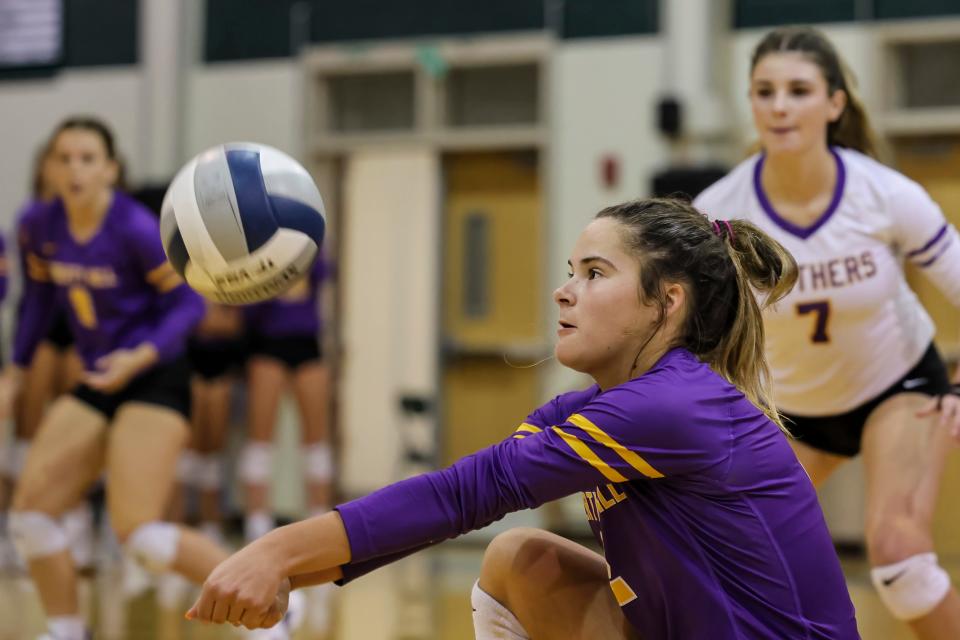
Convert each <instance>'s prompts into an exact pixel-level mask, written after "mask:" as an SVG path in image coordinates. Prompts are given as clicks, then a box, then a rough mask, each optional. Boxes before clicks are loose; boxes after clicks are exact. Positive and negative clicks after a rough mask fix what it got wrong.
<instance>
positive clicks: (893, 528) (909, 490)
mask: <svg viewBox="0 0 960 640" xmlns="http://www.w3.org/2000/svg"><path fill="white" fill-rule="evenodd" d="M750 80H751V81H750V104H751V106H752V108H753V116H754V124H755V126H756V129H757V134H758V136H759V138H760V146H761V149H762V150H761V152H760V153H758V154H755V155H753V156H751V157H750V158H748V159H747V160H745V161H744V162H742V163H741V164H740V165H739V166H738V167H736V168H735V169H734V170H733V171H732V172H731V173H730V174H729V175H728V176H727V177H725V178H723V179H722V180H720V181H719V182H718V183H716V184H715V185H713V186H712V187H710V188H709V189H707V190H706V191H705V192H704V193H703V194H701V195H700V196H699V197H698V198H697V200H696V202H695V204H696V206H697V207H699V208H701V210H703V211H705V212H706V213H707V214H709V215H710V216H714V217H717V218H725V217H728V216H737V217H741V218H743V219H745V220H748V221H750V222H752V223H754V224H756V225H757V226H759V227H760V228H762V229H763V230H764V231H766V232H767V233H769V234H770V235H771V236H773V237H774V238H775V239H776V240H777V241H779V242H780V243H782V244H783V245H784V246H785V247H786V248H787V250H789V251H790V252H791V253H792V254H793V255H794V256H795V258H796V259H797V261H798V263H799V269H800V277H799V280H798V282H797V286H796V287H795V288H794V290H793V292H792V293H791V294H790V295H789V296H788V297H787V298H786V299H785V300H784V301H783V303H781V304H780V305H779V306H777V307H776V308H772V309H770V310H769V311H768V313H767V315H766V318H765V320H766V323H765V324H766V329H767V337H768V339H767V354H768V357H769V358H770V369H771V374H772V376H773V383H774V389H775V391H776V398H777V403H778V405H779V406H780V408H781V409H782V410H783V411H784V413H785V424H786V426H787V428H788V429H789V430H790V432H791V433H792V434H793V435H794V437H795V438H796V439H795V440H794V442H793V446H794V449H795V450H796V452H797V455H798V456H799V458H800V461H801V462H802V463H803V466H804V467H805V468H806V470H807V472H808V473H809V474H810V477H811V478H812V480H813V482H814V484H815V485H818V486H819V485H820V484H821V483H823V482H824V481H825V480H826V479H827V478H828V477H829V476H830V475H831V474H832V473H833V472H834V471H835V470H836V469H837V467H839V466H840V465H841V464H843V463H844V462H846V461H847V460H849V459H850V458H851V457H853V456H856V455H858V454H859V453H861V452H862V453H863V460H864V465H865V471H866V481H867V523H866V538H867V549H868V553H869V559H870V563H871V565H872V566H873V570H872V578H873V583H874V585H875V586H876V588H877V591H878V592H879V595H880V598H881V599H882V600H883V602H884V604H885V605H886V606H887V608H888V609H889V610H890V611H891V613H893V615H894V616H895V617H897V618H899V619H901V620H905V621H908V622H909V623H910V626H911V627H912V628H913V630H914V632H915V633H916V635H917V636H918V637H920V638H960V598H958V596H957V592H956V590H955V589H954V588H953V586H952V585H951V582H950V577H949V576H948V575H947V573H946V571H944V570H943V569H942V568H941V567H940V565H939V564H938V561H937V556H936V554H935V553H934V552H933V538H932V535H931V521H932V518H933V510H934V506H935V504H936V499H937V493H938V490H939V484H940V477H941V475H942V472H943V468H944V463H945V460H946V456H947V454H948V453H949V452H950V450H951V449H952V448H953V442H952V440H954V439H957V438H960V414H958V412H960V398H957V397H956V393H957V391H956V387H953V388H952V387H951V384H950V380H949V379H948V375H947V370H946V367H945V366H944V363H943V360H942V359H941V358H940V355H939V353H937V349H936V347H935V346H934V344H933V336H934V326H933V323H932V321H931V320H930V317H929V316H928V315H927V312H926V311H925V310H924V308H923V306H922V305H921V304H920V302H919V300H918V299H917V297H916V295H915V294H914V293H913V291H912V290H911V289H910V288H909V286H908V285H907V281H906V278H905V276H904V272H903V262H904V260H906V261H909V262H911V263H912V264H914V265H916V266H917V267H919V269H920V271H921V272H922V273H923V274H924V275H925V276H926V277H928V278H930V279H931V280H932V281H933V283H934V284H935V285H936V286H937V288H938V289H939V290H940V291H942V292H943V293H944V294H945V295H946V296H947V297H948V298H949V299H950V300H951V301H952V303H953V304H954V305H956V306H957V307H960V244H958V239H957V232H956V230H955V229H954V228H953V227H952V226H951V225H950V224H949V223H947V221H946V220H945V219H944V216H943V213H942V212H941V211H940V208H939V207H938V206H937V205H936V203H935V202H933V200H931V199H930V196H928V195H927V193H926V192H925V191H924V190H923V188H922V187H920V186H919V185H918V184H916V183H915V182H913V181H912V180H910V179H908V178H906V177H905V176H903V175H901V174H899V173H897V172H896V171H894V170H893V169H890V168H889V167H886V166H884V165H883V164H880V163H879V162H878V161H877V160H875V158H874V156H875V155H876V153H875V152H876V145H875V142H874V134H873V132H872V130H871V128H870V125H869V121H868V118H867V113H866V111H865V109H864V107H863V104H862V103H861V102H860V99H859V97H858V96H857V94H856V92H855V86H854V84H853V81H852V78H851V76H850V74H849V72H848V70H847V66H846V64H845V63H844V62H843V60H842V59H841V58H840V57H839V55H838V54H837V52H836V50H835V49H834V47H833V45H832V44H831V43H830V42H829V41H828V40H827V38H826V37H825V36H823V34H821V33H820V32H819V31H816V30H814V29H811V28H806V27H797V28H783V29H777V30H775V31H772V32H771V33H769V34H767V36H766V37H765V38H764V39H763V40H762V41H761V42H760V43H759V44H758V45H757V47H756V49H755V50H754V54H753V59H752V62H751V76H750Z"/></svg>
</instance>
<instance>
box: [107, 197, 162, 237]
mask: <svg viewBox="0 0 960 640" xmlns="http://www.w3.org/2000/svg"><path fill="white" fill-rule="evenodd" d="M113 197H114V202H113V207H114V208H115V210H116V213H117V214H118V215H117V217H116V219H115V220H114V223H115V224H114V226H115V230H116V231H118V232H119V233H120V234H122V235H123V236H124V237H126V238H128V239H130V240H131V241H137V240H140V239H143V238H151V239H152V238H153V237H154V236H156V237H157V238H159V233H160V231H159V229H160V221H159V220H158V219H157V216H156V214H154V213H153V212H152V211H151V210H150V209H148V208H147V207H146V206H145V205H144V204H142V203H141V202H138V201H137V200H135V199H134V198H133V197H131V196H129V195H127V194H126V193H123V192H121V191H117V192H115V193H114V196H113Z"/></svg>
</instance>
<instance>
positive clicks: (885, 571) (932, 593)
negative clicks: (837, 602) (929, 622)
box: [870, 553, 951, 620]
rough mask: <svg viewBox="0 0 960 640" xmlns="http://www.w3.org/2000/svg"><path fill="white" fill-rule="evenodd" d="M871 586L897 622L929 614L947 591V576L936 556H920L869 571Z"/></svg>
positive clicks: (948, 586)
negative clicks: (871, 580)
mask: <svg viewBox="0 0 960 640" xmlns="http://www.w3.org/2000/svg"><path fill="white" fill-rule="evenodd" d="M870 577H871V578H872V579H873V586H874V587H876V589H877V593H878V594H879V595H880V599H881V600H882V601H883V604H885V605H886V607H887V609H889V610H890V612H891V613H892V614H893V616H894V617H895V618H897V619H898V620H916V619H917V618H922V617H923V616H925V615H927V614H928V613H930V612H931V611H933V610H934V609H935V608H936V606H937V605H938V604H940V603H941V602H943V599H944V598H946V597H947V593H949V592H950V587H951V584H950V576H948V575H947V572H946V571H944V570H943V569H942V568H941V567H940V565H939V564H937V554H935V553H920V554H917V555H915V556H910V557H909V558H907V559H906V560H902V561H900V562H897V563H894V564H888V565H886V566H883V567H875V568H873V569H872V570H871V571H870Z"/></svg>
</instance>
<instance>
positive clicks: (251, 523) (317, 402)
mask: <svg viewBox="0 0 960 640" xmlns="http://www.w3.org/2000/svg"><path fill="white" fill-rule="evenodd" d="M328 269H329V266H328V264H327V262H326V261H325V259H324V257H323V255H322V254H321V255H320V256H318V257H317V259H316V261H315V262H314V264H313V267H312V268H311V270H310V274H309V277H308V278H305V279H303V280H301V281H300V282H298V283H297V284H295V285H294V286H293V287H292V288H291V289H290V290H288V291H287V292H286V293H284V294H283V295H281V296H279V297H277V298H274V299H272V300H268V301H266V302H261V303H259V304H255V305H250V306H248V307H245V308H244V320H245V325H246V330H247V334H248V337H249V340H250V359H249V362H248V364H247V389H248V416H247V419H248V420H249V432H248V441H247V444H246V446H245V447H244V451H243V453H242V454H241V457H240V464H239V470H240V476H241V479H242V480H243V485H244V500H245V507H246V520H245V526H244V531H245V534H246V538H247V541H251V540H255V539H257V538H259V537H260V536H262V535H263V534H265V533H267V532H268V531H270V530H271V529H273V527H274V526H275V523H274V520H273V515H272V513H271V510H270V501H269V480H270V477H271V464H272V457H273V456H272V451H273V444H272V443H273V431H274V427H275V425H276V421H277V410H278V409H279V404H280V399H281V398H282V396H283V393H284V391H285V390H286V389H287V388H288V387H292V390H293V393H294V396H295V397H296V400H297V408H298V409H299V417H300V429H301V437H302V439H303V471H304V480H305V489H306V492H305V493H306V496H307V511H308V513H309V514H310V515H316V514H317V513H322V512H324V511H327V510H329V509H330V505H331V499H332V496H331V487H332V479H333V452H332V450H331V447H330V439H329V434H328V430H327V410H328V401H327V398H328V395H329V391H328V387H329V374H328V368H327V366H326V363H324V361H323V353H322V350H321V347H320V342H319V341H320V331H321V313H320V294H321V286H322V284H323V282H324V280H325V279H326V277H327V271H328Z"/></svg>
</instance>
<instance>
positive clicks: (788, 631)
mask: <svg viewBox="0 0 960 640" xmlns="http://www.w3.org/2000/svg"><path fill="white" fill-rule="evenodd" d="M575 492H583V498H584V508H585V510H586V513H587V517H588V519H589V521H590V525H591V527H592V528H593V531H594V534H595V536H596V538H597V540H598V541H599V542H600V544H601V545H602V547H603V553H604V556H605V558H606V561H607V564H608V565H609V570H610V573H609V575H610V587H611V589H612V591H613V594H614V596H615V597H616V599H617V601H618V602H619V603H620V605H621V607H622V610H623V612H624V614H625V615H626V617H627V618H628V619H629V620H630V622H631V623H632V624H633V626H634V627H636V629H637V630H638V631H639V633H640V636H641V637H643V638H658V639H676V640H690V639H692V638H710V639H711V640H725V639H730V640H734V639H736V640H744V639H747V638H751V639H752V638H757V639H759V638H763V639H773V638H777V639H783V638H791V639H793V638H797V639H799V638H806V639H811V640H812V639H817V640H826V639H830V640H839V639H843V640H847V639H850V638H859V635H858V633H857V626H856V620H855V617H854V610H853V605H852V603H851V601H850V597H849V594H848V592H847V588H846V583H845V581H844V576H843V573H842V572H841V569H840V564H839V561H838V559H837V556H836V553H835V552H834V549H833V545H832V543H831V540H830V536H829V534H828V532H827V527H826V523H825V522H824V519H823V514H822V512H821V510H820V507H819V505H818V503H817V496H816V493H815V492H814V489H813V486H812V485H811V483H810V480H809V478H808V477H807V475H806V473H805V472H804V470H803V468H802V467H801V466H800V464H799V462H798V461H797V459H796V456H795V455H794V453H793V451H792V450H791V449H790V446H789V444H788V442H787V439H786V437H785V436H784V435H783V434H782V433H781V432H780V431H779V429H778V428H777V426H776V425H775V424H773V423H772V422H771V421H770V420H769V419H768V418H767V417H766V416H765V415H764V414H763V413H762V412H761V411H759V410H758V409H757V408H756V407H755V406H754V405H752V404H751V403H750V402H749V401H748V400H747V399H746V398H745V397H744V395H743V394H742V393H741V392H740V391H738V390H737V389H736V388H735V387H734V386H733V385H731V384H730V383H729V382H727V381H726V380H725V379H723V378H722V377H721V376H719V375H718V374H716V373H715V372H714V371H712V370H711V369H710V367H709V366H707V365H706V364H704V363H702V362H700V361H699V360H698V359H697V358H696V357H695V356H694V355H693V354H691V353H690V352H689V351H686V350H684V349H674V350H672V351H670V352H669V353H667V354H666V355H665V356H663V357H662V358H661V359H660V361H659V362H658V363H657V364H656V365H655V366H654V367H653V368H652V369H651V370H650V371H648V372H646V373H645V374H643V375H641V376H640V377H638V378H635V379H633V380H630V381H628V382H626V383H624V384H621V385H619V386H617V387H614V388H611V389H608V390H606V391H603V392H601V391H600V389H599V388H598V387H596V386H594V387H592V388H590V389H586V390H584V391H576V392H572V393H567V394H564V395H561V396H559V397H557V398H555V399H554V400H552V401H551V402H549V403H547V404H546V405H544V406H542V407H540V408H539V409H537V410H536V411H534V412H533V413H532V414H531V415H530V416H529V417H528V418H527V419H526V421H524V423H523V424H521V426H520V428H519V429H518V430H517V432H516V433H515V434H514V435H513V436H512V437H510V438H508V439H506V440H504V441H503V442H501V443H499V444H497V445H494V446H492V447H489V448H487V449H484V450H482V451H479V452H478V453H475V454H473V455H470V456H467V457H466V458H463V459H462V460H460V461H458V462H457V463H455V464H453V465H452V466H450V467H448V468H447V469H444V470H441V471H437V472H433V473H428V474H425V475H422V476H418V477H415V478H411V479H409V480H405V481H402V482H399V483H397V484H394V485H391V486H389V487H386V488H384V489H381V490H380V491H377V492H375V493H373V494H371V495H369V496H367V497H365V498H361V499H359V500H355V501H353V502H348V503H346V504H343V505H341V506H339V507H338V510H339V512H340V515H341V517H342V519H343V523H344V526H345V527H346V532H347V536H348V539H349V542H350V551H351V563H350V564H349V565H347V566H345V567H344V575H345V578H346V579H352V578H354V577H356V576H357V575H360V574H362V573H363V572H366V571H369V570H371V569H373V568H376V567H377V566H380V565H382V564H384V563H385V562H386V561H389V560H393V559H396V558H397V557H401V556H403V555H405V554H406V553H407V552H409V551H410V550H413V549H416V548H420V547H422V546H424V545H427V544H430V543H433V542H437V541H440V540H445V539H448V538H451V537H454V536H457V535H459V534H462V533H465V532H467V531H470V530H472V529H477V528H480V527H483V526H485V525H487V524H489V523H491V522H493V521H494V520H497V519H499V518H501V517H502V516H503V515H505V514H506V513H508V512H511V511H516V510H519V509H523V508H531V507H536V506H538V505H540V504H542V503H544V502H547V501H549V500H553V499H556V498H559V497H562V496H566V495H570V494H571V493H575Z"/></svg>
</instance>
